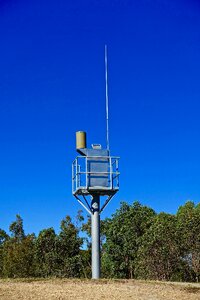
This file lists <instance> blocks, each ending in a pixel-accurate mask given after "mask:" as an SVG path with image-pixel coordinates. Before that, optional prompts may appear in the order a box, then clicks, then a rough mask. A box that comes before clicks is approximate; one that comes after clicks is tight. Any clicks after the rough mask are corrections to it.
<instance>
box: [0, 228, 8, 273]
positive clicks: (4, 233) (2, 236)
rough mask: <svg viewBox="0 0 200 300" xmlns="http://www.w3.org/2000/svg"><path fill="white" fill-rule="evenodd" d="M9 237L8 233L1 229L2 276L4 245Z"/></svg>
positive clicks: (0, 257)
mask: <svg viewBox="0 0 200 300" xmlns="http://www.w3.org/2000/svg"><path fill="white" fill-rule="evenodd" d="M8 239H9V236H8V235H7V233H6V232H5V231H4V230H3V229H0V277H2V276H3V247H4V243H5V242H6V241H7V240H8Z"/></svg>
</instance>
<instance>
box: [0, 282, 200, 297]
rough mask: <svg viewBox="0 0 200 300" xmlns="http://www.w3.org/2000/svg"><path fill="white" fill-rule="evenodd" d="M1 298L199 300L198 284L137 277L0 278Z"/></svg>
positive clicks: (199, 290) (199, 288)
mask: <svg viewBox="0 0 200 300" xmlns="http://www.w3.org/2000/svg"><path fill="white" fill-rule="evenodd" d="M0 299H1V300H14V299H15V300H16V299H17V300H18V299H22V300H29V299H35V300H39V299H41V300H47V299H48V300H54V299H59V300H65V299H66V300H68V299H69V300H71V299H73V300H74V299H77V300H98V299H108V300H114V299H115V300H128V299H133V300H200V285H193V284H178V283H173V284H168V283H160V282H145V281H136V280H124V281H123V280H120V281H118V280H99V281H91V280H73V279H72V280H66V279H62V280H61V279H50V280H30V279H28V280H0Z"/></svg>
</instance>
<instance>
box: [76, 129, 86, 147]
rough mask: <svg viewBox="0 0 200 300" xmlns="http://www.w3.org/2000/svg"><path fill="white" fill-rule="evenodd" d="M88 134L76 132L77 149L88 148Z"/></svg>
mask: <svg viewBox="0 0 200 300" xmlns="http://www.w3.org/2000/svg"><path fill="white" fill-rule="evenodd" d="M86 147H87V146H86V132H85V131H77V132H76V149H83V148H86Z"/></svg>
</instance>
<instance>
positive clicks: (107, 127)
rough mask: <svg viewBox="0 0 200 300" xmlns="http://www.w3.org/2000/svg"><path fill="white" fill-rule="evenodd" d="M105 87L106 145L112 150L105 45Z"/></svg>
mask: <svg viewBox="0 0 200 300" xmlns="http://www.w3.org/2000/svg"><path fill="white" fill-rule="evenodd" d="M105 85H106V144H107V150H108V151H109V150H110V145H109V122H108V58H107V45H105Z"/></svg>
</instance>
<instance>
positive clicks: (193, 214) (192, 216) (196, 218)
mask: <svg viewBox="0 0 200 300" xmlns="http://www.w3.org/2000/svg"><path fill="white" fill-rule="evenodd" d="M177 220H178V226H177V231H178V233H179V238H180V247H181V250H182V260H183V261H184V262H185V263H187V266H188V269H189V270H190V271H192V272H193V273H194V276H195V279H196V281H197V282H198V281H199V280H200V204H198V205H196V206H195V204H194V203H193V202H191V201H188V202H187V203H186V204H185V205H183V206H181V207H180V208H179V209H178V212H177Z"/></svg>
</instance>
